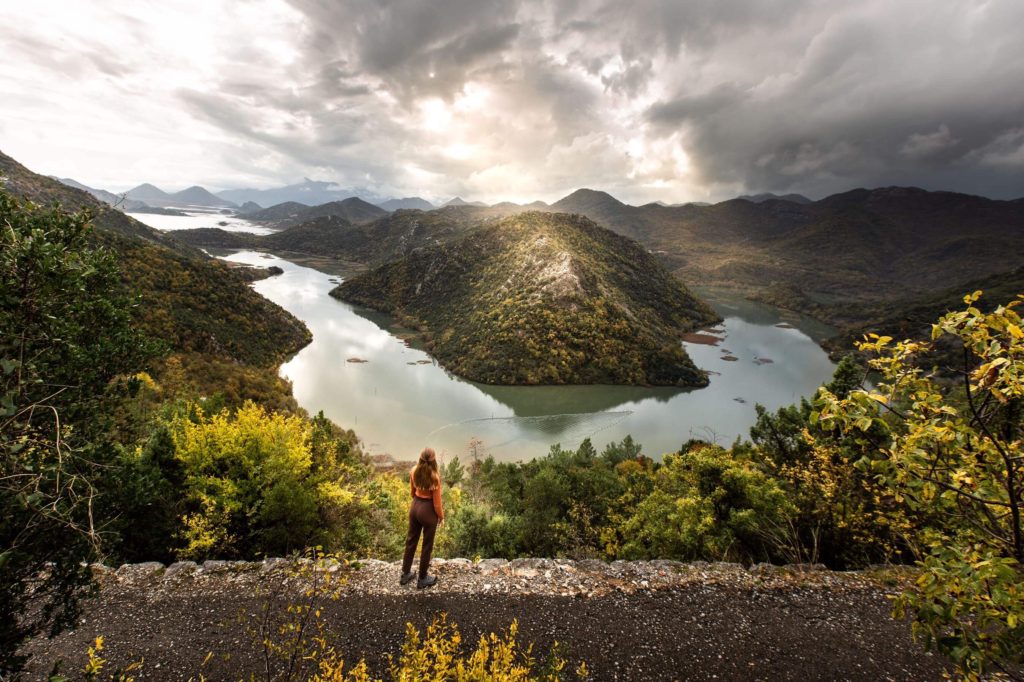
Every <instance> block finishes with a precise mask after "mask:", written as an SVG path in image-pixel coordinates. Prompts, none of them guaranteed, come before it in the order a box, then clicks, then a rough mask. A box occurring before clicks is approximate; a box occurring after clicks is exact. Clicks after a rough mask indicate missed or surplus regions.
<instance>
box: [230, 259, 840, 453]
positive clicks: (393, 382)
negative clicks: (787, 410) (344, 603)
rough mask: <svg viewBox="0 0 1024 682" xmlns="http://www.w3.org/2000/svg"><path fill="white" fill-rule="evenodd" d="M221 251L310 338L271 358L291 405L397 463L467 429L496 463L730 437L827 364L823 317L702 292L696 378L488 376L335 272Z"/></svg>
mask: <svg viewBox="0 0 1024 682" xmlns="http://www.w3.org/2000/svg"><path fill="white" fill-rule="evenodd" d="M227 259H228V260H232V261H237V262H242V263H250V264H256V265H263V266H269V265H277V266H278V267H280V268H282V269H283V270H284V274H282V275H279V276H277V277H271V278H269V279H265V280H261V281H259V282H256V283H255V284H254V287H255V289H256V290H257V291H258V292H259V293H261V294H263V295H264V296H266V297H267V298H269V299H270V300H272V301H274V302H275V303H277V304H279V305H281V306H282V307H284V308H285V309H287V310H289V311H290V312H291V313H292V314H294V315H295V316H296V317H298V318H299V319H301V320H303V321H304V322H305V323H306V324H307V325H308V326H309V328H310V330H311V331H312V332H313V342H312V343H311V344H310V345H309V346H307V347H306V348H304V349H303V350H302V351H300V352H299V353H298V354H297V355H296V356H295V357H294V358H293V359H292V360H291V361H289V362H288V363H286V364H285V365H283V366H282V368H281V373H282V375H283V376H285V377H287V378H288V379H289V380H290V381H291V382H292V385H293V389H294V393H295V398H296V399H297V400H298V402H299V404H300V405H302V406H303V407H304V408H306V409H307V410H309V411H310V412H312V413H315V412H318V411H320V410H323V411H324V413H325V414H326V415H327V416H328V417H330V418H331V419H333V420H334V421H335V422H337V423H338V424H341V425H343V426H345V427H350V428H353V429H355V431H356V433H358V434H359V436H360V437H361V438H362V439H363V442H364V445H365V447H366V449H367V450H368V451H369V452H370V453H373V454H378V453H387V454H390V455H392V456H394V457H395V458H396V459H413V458H414V457H415V456H416V455H417V454H418V452H419V450H420V449H421V448H422V447H423V446H424V445H428V444H429V445H432V446H433V447H435V448H437V449H438V451H439V452H440V453H442V454H448V455H452V454H464V453H465V452H466V449H467V445H468V443H469V441H470V439H472V438H479V439H480V440H482V441H483V447H484V449H485V450H486V451H487V452H488V453H490V454H493V455H494V456H495V458H497V459H500V460H507V461H514V460H520V459H521V460H526V459H531V458H533V457H537V456H539V455H543V454H544V453H546V452H547V451H548V449H549V448H550V446H551V445H553V444H555V443H560V444H561V445H562V446H564V447H572V448H575V447H576V446H578V445H579V443H580V442H581V441H582V440H583V439H584V438H587V437H590V438H591V439H592V441H593V442H594V445H595V446H596V447H597V448H598V449H599V450H600V449H601V448H603V447H604V445H605V444H606V443H608V442H610V441H617V440H621V439H622V438H623V437H624V436H626V435H627V434H631V435H632V436H633V438H634V439H635V440H637V441H638V442H640V443H641V444H642V445H643V446H644V452H645V453H646V454H648V455H651V456H654V457H657V456H659V455H660V454H662V453H665V452H671V451H674V450H676V449H678V448H679V446H680V445H681V444H682V443H683V442H685V441H686V440H687V439H689V438H693V437H699V438H705V439H712V440H717V442H718V443H720V444H722V445H729V444H730V443H731V442H732V441H733V440H734V439H735V438H736V437H737V436H743V437H747V432H748V429H749V428H750V426H751V424H753V422H754V418H755V413H754V404H755V403H761V404H763V405H765V406H767V407H769V408H772V409H774V408H778V407H781V406H783V405H788V404H791V403H793V402H796V401H798V400H799V399H800V397H802V396H809V395H812V394H813V393H814V391H815V390H816V389H817V387H818V386H819V385H820V384H821V383H822V382H824V381H826V380H827V379H828V378H829V377H831V375H832V371H833V369H834V365H833V363H832V362H831V361H830V360H829V359H828V356H827V355H826V354H825V352H824V351H823V350H821V348H820V347H819V346H818V345H817V343H815V339H816V338H822V337H824V336H827V335H828V332H829V329H828V328H827V327H825V326H823V325H820V324H816V323H814V322H812V321H809V320H806V319H793V318H790V319H787V320H786V321H783V318H782V317H780V315H781V313H780V311H777V310H775V309H773V308H770V307H767V306H763V305H759V304H755V303H751V302H749V301H744V300H742V299H739V300H737V299H734V298H733V299H730V298H716V297H714V296H713V295H712V294H710V293H708V292H703V293H705V295H706V296H707V298H708V300H709V302H710V303H712V304H713V305H714V306H715V307H716V309H717V310H718V311H719V313H720V314H721V315H722V316H723V317H724V318H725V322H724V323H723V324H722V325H720V327H719V330H721V331H720V332H719V333H718V334H717V336H718V337H719V338H720V339H721V341H720V343H718V345H708V344H698V343H687V344H686V348H687V351H688V352H689V353H690V355H691V357H692V358H693V360H694V362H696V363H697V365H698V366H699V367H702V368H704V369H706V370H709V371H711V372H713V374H712V375H711V385H710V386H709V387H707V388H703V389H696V390H679V389H674V388H641V387H634V386H487V385H483V384H477V383H474V382H470V381H466V380H463V379H460V378H458V377H455V376H453V375H451V374H449V373H448V372H446V371H445V370H444V369H443V368H441V367H440V366H439V365H437V364H436V363H435V362H434V361H433V360H432V359H431V357H430V356H429V355H428V354H427V353H425V352H424V351H422V350H419V349H417V348H414V347H410V346H408V345H407V344H406V343H405V342H404V341H403V340H402V339H401V338H399V336H398V335H400V334H402V332H403V331H404V330H402V329H400V328H397V327H394V326H392V324H393V323H392V320H391V319H390V318H389V317H388V316H386V315H383V314H380V313H377V312H374V311H371V310H367V309H365V308H359V307H356V306H352V305H350V304H348V303H343V302H341V301H338V300H336V299H334V298H331V297H330V296H328V293H327V292H329V291H330V290H331V289H332V288H333V287H334V286H336V284H337V283H338V281H340V280H339V278H337V277H333V276H331V275H326V274H324V273H322V272H318V271H316V270H312V269H310V268H305V267H301V266H298V265H295V264H293V263H291V262H289V261H286V260H282V259H280V258H277V257H274V256H270V255H268V254H263V253H256V252H251V251H244V252H238V253H235V254H233V255H230V256H228V257H227ZM780 324H781V325H782V326H777V325H780ZM730 358H731V359H730ZM350 359H352V360H362V361H365V362H349V360H350Z"/></svg>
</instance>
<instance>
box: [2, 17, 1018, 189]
mask: <svg viewBox="0 0 1024 682" xmlns="http://www.w3.org/2000/svg"><path fill="white" fill-rule="evenodd" d="M1021 27H1024V2H1022V1H1021V0H988V1H975V0H923V1H919V0H863V1H861V0H858V1H852V0H762V1H755V0H750V1H746V2H738V1H735V0H633V1H629V2H608V1H600V0H565V1H559V0H547V1H542V0H537V1H533V0H418V1H414V0H398V1H396V0H347V1H343V0H223V1H221V2H215V1H214V0H133V1H132V2H104V1H100V0H33V1H32V2H31V3H29V2H21V1H18V0H0V55H2V56H0V151H3V152H4V153H6V154H8V155H10V156H13V157H14V158H15V159H17V160H19V161H20V162H22V163H24V164H25V165H27V166H28V167H29V168H31V169H32V170H35V171H37V172H41V173H46V174H51V175H57V176H61V177H71V178H74V179H76V180H78V181H80V182H84V183H86V184H88V185H90V186H93V187H99V188H103V189H109V190H114V191H117V190H124V189H127V188H129V187H131V186H134V185H136V184H138V183H141V182H151V183H154V184H156V185H158V186H160V187H162V188H165V189H168V190H177V189H181V188H183V187H186V186H188V185H192V184H201V185H204V186H206V187H208V188H210V189H228V188H238V187H257V188H266V187H274V186H281V185H285V184H291V183H295V182H299V181H301V180H302V178H304V177H308V178H312V179H315V180H324V181H331V182H335V183H337V184H338V185H339V186H341V187H352V188H364V189H366V190H368V191H370V192H373V193H375V194H377V195H382V196H394V197H403V196H414V195H418V196H422V197H425V198H427V199H430V200H434V201H438V200H442V201H443V200H445V199H447V198H450V197H452V196H455V195H459V196H462V197H463V198H466V199H470V200H482V201H487V202H496V201H502V200H511V201H522V202H525V201H532V200H535V199H541V200H545V201H551V200H555V199H557V198H559V197H561V196H564V195H565V194H568V193H569V192H571V191H572V190H574V189H576V188H579V187H590V188H594V189H600V190H605V191H608V192H610V193H612V194H613V195H615V196H617V197H619V198H620V199H622V200H624V201H628V202H630V203H636V204H640V203H645V202H648V201H663V202H666V203H679V202H686V201H717V200H721V199H725V198H728V197H731V196H736V195H738V194H744V193H757V192H777V193H786V192H800V193H803V194H805V195H807V196H810V197H812V198H820V197H822V196H825V195H828V194H831V193H835V192H841V191H845V190H848V189H852V188H855V187H862V186H866V187H878V186H886V185H915V186H920V187H924V188H926V189H943V190H952V191H961V192H968V193H972V194H981V195H985V196H990V197H994V198H1016V197H1021V196H1024V39H1022V38H1021V35H1022V33H1021V31H1022V29H1021Z"/></svg>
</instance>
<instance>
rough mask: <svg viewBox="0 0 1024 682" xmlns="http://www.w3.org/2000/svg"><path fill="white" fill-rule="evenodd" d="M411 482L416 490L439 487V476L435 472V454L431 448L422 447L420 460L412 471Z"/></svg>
mask: <svg viewBox="0 0 1024 682" xmlns="http://www.w3.org/2000/svg"><path fill="white" fill-rule="evenodd" d="M412 482H413V485H415V486H416V488H417V489H418V490H433V489H434V488H440V487H441V477H440V476H439V475H438V473H437V455H435V454H434V449H433V448H423V452H421V453H420V461H419V462H417V463H416V468H415V469H413V471H412Z"/></svg>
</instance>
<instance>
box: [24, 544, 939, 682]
mask: <svg viewBox="0 0 1024 682" xmlns="http://www.w3.org/2000/svg"><path fill="white" fill-rule="evenodd" d="M434 567H435V568H436V573H437V575H438V576H439V577H440V579H441V582H440V583H439V584H438V585H437V586H436V587H434V588H431V589H429V590H422V591H417V590H415V589H414V588H413V585H408V586H406V587H399V586H398V581H397V576H398V572H399V568H398V566H397V564H391V563H385V562H377V561H368V562H362V564H361V566H360V567H359V568H357V569H356V570H353V571H352V572H351V573H349V572H348V571H347V569H345V568H344V567H337V569H336V570H333V569H332V574H333V575H336V576H345V577H346V578H347V582H346V584H345V587H344V588H343V590H342V592H341V594H340V596H339V598H338V599H337V600H335V601H326V602H325V603H324V605H323V612H322V618H323V622H324V623H325V624H326V625H327V627H328V629H329V630H330V631H331V632H333V633H335V634H336V635H337V636H338V638H339V644H340V649H341V650H342V651H344V652H345V653H346V655H347V658H348V659H349V660H353V659H357V658H359V657H365V658H366V660H367V662H368V663H369V665H370V667H371V669H372V670H374V671H376V672H377V673H378V674H381V673H382V672H383V671H384V669H385V668H386V654H387V653H396V652H397V651H398V649H399V646H400V644H401V641H402V638H403V635H404V628H405V623H406V622H411V623H413V624H414V625H416V626H418V627H420V628H423V627H425V626H426V625H427V624H428V623H429V622H430V621H431V619H432V618H434V617H435V615H437V614H439V613H442V612H445V613H447V614H448V617H449V620H450V621H453V622H455V623H457V624H458V626H459V628H460V630H461V632H462V634H463V641H464V642H475V641H476V639H477V638H478V637H479V636H480V634H481V633H487V632H492V631H494V632H501V631H504V630H505V629H506V628H507V627H508V625H509V623H510V622H511V621H512V619H513V618H515V619H517V620H518V622H519V639H520V641H521V642H534V643H535V645H536V646H535V653H536V654H538V657H539V658H543V657H544V655H545V654H546V653H547V652H548V651H549V650H550V647H551V645H552V643H553V642H554V641H558V642H560V643H561V646H562V650H561V651H562V654H563V655H564V656H566V658H568V659H569V661H570V664H571V665H572V666H573V667H575V665H576V663H577V662H578V661H580V660H584V661H586V663H587V666H588V667H589V668H590V670H591V672H592V678H591V679H594V680H708V679H719V680H931V679H941V677H942V670H943V668H942V659H941V658H939V657H937V656H932V655H929V654H927V653H925V652H923V651H922V650H921V648H920V647H919V646H917V645H915V644H914V643H913V642H912V641H911V638H910V633H909V626H908V625H907V624H906V623H904V622H900V621H893V620H892V619H891V618H890V617H889V609H890V607H889V601H888V599H887V596H886V595H887V594H890V593H892V592H894V591H895V590H896V589H898V585H899V584H901V583H902V582H903V581H905V580H906V579H907V574H905V573H898V572H892V571H874V572H867V573H833V572H829V571H821V570H811V571H808V570H806V569H796V568H773V567H766V566H756V567H754V568H752V569H750V570H745V569H744V568H742V567H740V566H737V565H734V564H703V563H697V564H678V563H675V562H667V561H657V562H628V563H627V562H615V563H613V564H602V563H600V562H587V561H582V562H571V561H552V560H538V559H528V560H517V561H514V562H504V561H495V560H486V561H484V562H479V563H477V564H473V563H471V562H469V561H465V560H451V561H448V562H443V561H439V560H435V564H434ZM286 570H287V565H286V562H283V561H281V560H268V561H267V562H264V563H262V564H247V563H225V562H207V563H206V564H204V565H203V566H201V567H197V566H195V564H190V563H179V564H174V565H172V566H169V567H166V568H165V567H163V566H161V565H160V564H140V565H135V566H123V567H121V568H120V569H118V570H117V571H116V572H115V571H113V570H111V569H107V568H101V567H97V568H96V572H97V574H98V577H99V579H100V583H101V585H102V589H101V592H100V596H99V597H98V598H97V599H96V600H95V601H93V602H92V603H91V604H90V605H89V607H88V608H87V610H86V613H85V614H84V617H83V619H82V621H81V622H80V624H79V626H78V628H77V629H76V630H75V631H73V632H68V633H64V634H62V635H60V636H59V637H57V638H56V639H53V640H45V639H40V640H37V641H34V642H32V643H31V645H30V646H29V651H30V653H32V654H33V659H32V661H31V669H30V674H29V679H37V677H43V676H44V675H45V673H46V672H48V671H49V669H50V666H51V665H52V663H53V661H54V660H56V659H57V658H64V659H66V661H67V665H66V666H65V673H66V672H68V671H73V670H75V669H78V668H80V667H81V661H82V660H83V659H84V657H85V651H86V649H87V647H88V645H89V643H90V642H91V641H92V639H93V638H94V637H95V636H96V635H100V634H102V635H103V636H104V638H105V641H106V650H105V651H104V654H105V656H106V657H107V658H108V659H109V660H110V665H111V666H116V665H119V664H124V663H127V662H129V661H132V660H139V659H144V665H143V668H142V670H141V671H140V672H139V674H137V679H139V680H187V679H189V678H190V677H198V673H199V672H202V673H203V674H204V675H205V677H206V679H207V680H237V679H240V678H243V677H246V678H247V677H248V675H249V673H250V672H259V671H260V670H261V669H262V668H261V666H262V658H261V656H262V652H261V650H260V648H259V647H258V646H256V645H254V644H253V640H252V636H251V635H250V634H248V633H247V632H246V628H247V623H248V624H250V625H251V624H252V623H254V622H256V620H257V619H258V616H259V614H260V612H261V608H262V607H263V605H264V604H266V603H268V597H266V596H265V592H266V590H267V589H270V588H274V587H276V588H280V587H281V586H282V585H285V586H286V588H285V589H286V592H288V593H291V594H297V593H298V591H299V588H301V587H302V586H303V585H306V584H308V583H306V582H303V581H301V580H298V581H296V580H295V579H288V578H286V577H284V576H286V575H288V574H287V573H286ZM270 599H271V603H278V605H279V606H280V607H284V606H285V605H286V604H288V603H291V602H294V601H295V600H294V598H288V597H287V596H286V595H285V594H282V595H280V596H278V597H276V598H270ZM210 651H213V652H214V655H213V656H212V657H210V659H209V660H208V661H207V662H206V664H205V665H203V663H202V662H203V659H204V658H205V657H206V655H207V653H208V652H210Z"/></svg>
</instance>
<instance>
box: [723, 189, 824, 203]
mask: <svg viewBox="0 0 1024 682" xmlns="http://www.w3.org/2000/svg"><path fill="white" fill-rule="evenodd" d="M736 198H737V199H743V200H744V201H749V202H751V203H754V204H762V203H764V202H766V201H792V202H793V203H794V204H810V203H812V202H811V200H810V199H808V198H807V197H805V196H804V195H803V194H772V193H771V192H764V193H762V194H744V195H743V196H739V197H736Z"/></svg>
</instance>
